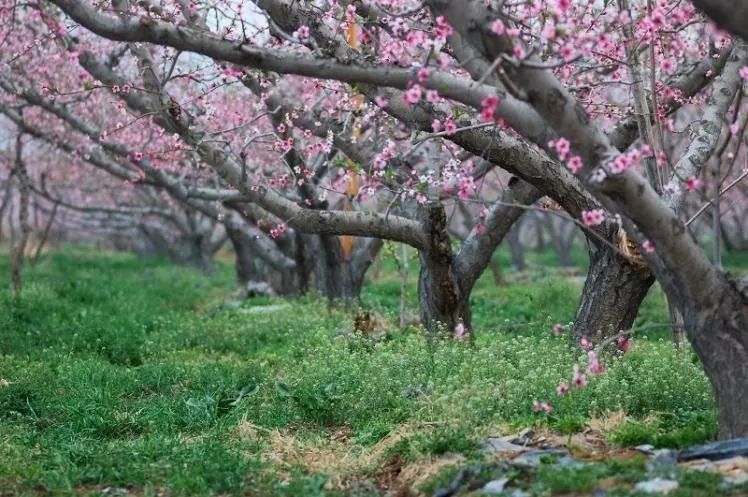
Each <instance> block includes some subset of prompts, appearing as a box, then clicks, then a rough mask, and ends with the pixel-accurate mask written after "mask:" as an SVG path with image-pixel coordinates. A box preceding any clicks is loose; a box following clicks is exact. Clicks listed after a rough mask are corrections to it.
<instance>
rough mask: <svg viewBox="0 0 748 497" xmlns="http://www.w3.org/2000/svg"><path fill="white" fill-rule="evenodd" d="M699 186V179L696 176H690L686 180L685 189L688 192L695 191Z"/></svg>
mask: <svg viewBox="0 0 748 497" xmlns="http://www.w3.org/2000/svg"><path fill="white" fill-rule="evenodd" d="M700 186H701V180H700V179H699V178H697V177H696V176H691V177H690V178H688V179H687V180H686V190H688V191H689V192H692V191H695V190H696V189H698V188H699V187H700Z"/></svg>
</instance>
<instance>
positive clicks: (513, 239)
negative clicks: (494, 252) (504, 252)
mask: <svg viewBox="0 0 748 497" xmlns="http://www.w3.org/2000/svg"><path fill="white" fill-rule="evenodd" d="M520 227H521V224H520V223H515V224H514V226H512V229H511V230H509V233H507V235H506V241H507V243H508V244H509V255H510V257H511V259H512V269H514V271H515V272H519V271H522V270H523V269H525V247H524V246H523V245H522V241H521V240H520V238H519V235H520ZM541 235H542V230H541V231H538V236H539V237H540V236H541Z"/></svg>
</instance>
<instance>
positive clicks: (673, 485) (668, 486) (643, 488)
mask: <svg viewBox="0 0 748 497" xmlns="http://www.w3.org/2000/svg"><path fill="white" fill-rule="evenodd" d="M677 488H678V482H677V481H675V480H664V479H662V478H655V479H653V480H647V481H640V482H639V483H637V484H636V486H635V487H634V490H637V491H639V492H645V493H649V494H654V493H660V494H669V493H670V492H672V491H673V490H675V489H677Z"/></svg>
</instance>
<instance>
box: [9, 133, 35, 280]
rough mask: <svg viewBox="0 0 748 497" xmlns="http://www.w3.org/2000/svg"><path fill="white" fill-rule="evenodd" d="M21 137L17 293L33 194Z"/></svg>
mask: <svg viewBox="0 0 748 497" xmlns="http://www.w3.org/2000/svg"><path fill="white" fill-rule="evenodd" d="M21 153H22V152H21V137H20V136H19V137H18V139H17V140H16V175H17V177H18V192H19V194H20V201H19V210H18V224H19V225H20V227H21V236H20V238H19V240H18V243H17V244H16V246H15V247H13V251H12V255H11V261H12V269H11V284H12V286H13V291H14V292H15V293H20V292H21V286H22V280H21V269H22V268H23V258H24V255H25V252H26V243H27V242H28V239H29V233H30V232H31V226H29V196H30V193H31V180H30V179H29V175H28V171H27V170H26V164H25V163H24V162H23V158H22V157H21Z"/></svg>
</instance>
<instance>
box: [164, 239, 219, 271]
mask: <svg viewBox="0 0 748 497" xmlns="http://www.w3.org/2000/svg"><path fill="white" fill-rule="evenodd" d="M211 248H212V247H211V243H210V237H209V236H207V235H203V234H200V233H195V234H190V235H188V236H185V237H182V238H181V239H180V240H179V241H178V242H177V247H176V248H175V251H174V256H173V259H174V260H175V261H177V262H178V263H180V264H184V265H186V266H189V267H193V268H195V269H198V270H199V271H201V272H203V273H206V274H211V273H213V272H215V270H216V265H215V262H214V261H213V251H212V250H211Z"/></svg>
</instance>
